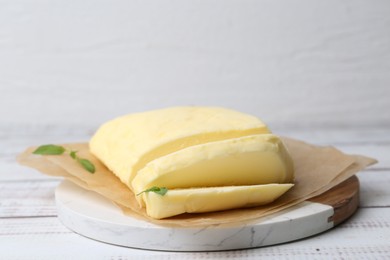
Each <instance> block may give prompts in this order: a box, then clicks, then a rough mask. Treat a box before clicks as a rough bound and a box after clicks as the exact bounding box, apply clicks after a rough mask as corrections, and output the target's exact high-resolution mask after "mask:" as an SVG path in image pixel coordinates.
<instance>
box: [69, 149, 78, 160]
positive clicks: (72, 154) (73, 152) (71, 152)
mask: <svg viewBox="0 0 390 260" xmlns="http://www.w3.org/2000/svg"><path fill="white" fill-rule="evenodd" d="M76 153H77V151H70V153H69V155H70V157H72V158H73V159H76V158H77V155H76Z"/></svg>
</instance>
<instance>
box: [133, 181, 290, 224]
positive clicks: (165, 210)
mask: <svg viewBox="0 0 390 260" xmlns="http://www.w3.org/2000/svg"><path fill="white" fill-rule="evenodd" d="M292 186H294V185H293V184H265V185H251V186H225V187H209V188H191V189H176V190H168V192H167V193H166V194H165V195H164V196H161V195H158V194H156V193H154V192H148V193H143V194H142V195H140V196H142V197H143V200H144V201H145V203H146V213H147V214H148V215H149V216H150V217H152V218H156V219H162V218H167V217H171V216H176V215H179V214H183V213H202V212H212V211H221V210H228V209H235V208H243V207H254V206H260V205H265V204H268V203H271V202H273V201H274V200H275V199H277V198H278V197H280V196H281V195H282V194H283V193H285V192H286V191H287V190H289V189H290V188H291V187H292Z"/></svg>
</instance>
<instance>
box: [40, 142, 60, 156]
mask: <svg viewBox="0 0 390 260" xmlns="http://www.w3.org/2000/svg"><path fill="white" fill-rule="evenodd" d="M64 152H65V148H64V147H62V146H58V145H54V144H46V145H41V146H39V147H38V148H37V149H36V150H35V151H34V152H33V154H41V155H59V154H63V153H64Z"/></svg>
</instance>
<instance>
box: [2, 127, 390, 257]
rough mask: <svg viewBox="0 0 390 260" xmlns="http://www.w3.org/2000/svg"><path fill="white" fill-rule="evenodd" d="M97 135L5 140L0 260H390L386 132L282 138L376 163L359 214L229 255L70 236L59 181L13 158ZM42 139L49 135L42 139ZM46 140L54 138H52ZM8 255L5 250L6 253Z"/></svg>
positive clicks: (365, 179) (319, 131) (363, 177)
mask: <svg viewBox="0 0 390 260" xmlns="http://www.w3.org/2000/svg"><path fill="white" fill-rule="evenodd" d="M91 131H92V130H86V131H85V132H84V133H83V132H81V131H78V132H72V131H68V130H61V131H59V130H58V129H57V130H56V131H48V130H47V129H39V128H34V129H30V130H29V134H28V135H26V134H21V133H20V131H19V132H18V131H15V132H11V131H6V132H0V141H1V143H2V147H7V148H8V149H2V151H1V152H0V153H1V157H0V187H1V188H0V205H1V207H0V223H1V224H0V245H1V248H2V250H1V253H0V256H1V257H0V258H1V259H12V258H17V259H30V258H31V256H34V257H36V258H39V259H53V258H56V259H58V258H74V257H80V256H82V257H83V258H91V259H127V258H131V259H135V258H137V257H138V258H142V259H145V258H149V257H150V258H155V257H158V258H159V259H183V258H185V259H198V258H201V259H214V258H225V257H231V258H240V259H253V258H257V257H259V256H261V257H269V258H279V257H283V256H285V257H287V256H288V257H289V258H296V259H301V258H303V257H306V258H312V257H317V258H344V259H346V258H349V259H350V258H362V259H364V258H387V257H390V240H389V239H388V238H389V237H390V189H389V188H388V183H390V173H389V170H390V159H389V158H390V149H389V148H390V136H389V135H388V133H389V129H388V128H387V127H375V128H374V127H366V128H346V127H344V128H333V129H327V130H326V131H325V130H324V129H323V128H296V129H294V128H292V127H289V128H286V129H284V128H283V127H279V128H278V129H275V130H274V131H275V132H278V133H280V134H282V135H285V136H290V137H293V138H297V139H301V140H305V141H308V142H311V143H315V144H319V145H332V146H335V147H336V148H339V149H340V150H342V151H344V152H346V153H352V154H364V155H367V156H371V157H374V158H376V159H378V160H379V163H378V164H376V165H374V166H371V167H369V168H368V169H366V170H364V171H362V172H360V173H358V174H357V176H358V177H359V180H360V183H361V192H360V196H361V198H360V207H359V209H358V211H357V212H356V214H355V215H354V216H352V217H351V218H350V219H348V220H347V221H345V222H344V223H342V224H341V225H339V226H337V227H335V228H333V229H331V230H330V231H327V232H325V233H322V234H319V235H316V236H313V237H309V238H306V239H302V240H299V241H295V242H290V243H285V244H281V245H275V246H269V247H264V248H257V249H249V250H236V251H228V252H196V253H195V252H186V253H183V252H182V253H175V252H160V251H148V250H140V249H131V248H124V247H119V246H115V245H109V244H105V243H101V242H98V241H94V240H91V239H88V238H85V237H83V236H80V235H78V234H75V233H73V232H72V231H70V230H69V229H67V228H66V227H64V226H63V225H62V224H61V223H60V222H59V220H58V219H57V210H56V205H55V202H54V191H55V188H56V187H57V186H58V184H59V183H60V182H61V179H58V178H51V177H48V176H45V175H42V174H40V173H38V172H37V171H35V170H32V169H29V168H25V167H22V166H19V165H18V164H17V163H16V161H15V156H16V155H17V154H18V153H19V152H21V151H22V150H23V149H25V148H26V147H27V146H30V145H37V144H43V143H61V142H70V141H83V140H84V141H85V140H88V139H89V137H90V133H91ZM42 133H45V134H42ZM48 133H49V134H48ZM4 249H5V250H4Z"/></svg>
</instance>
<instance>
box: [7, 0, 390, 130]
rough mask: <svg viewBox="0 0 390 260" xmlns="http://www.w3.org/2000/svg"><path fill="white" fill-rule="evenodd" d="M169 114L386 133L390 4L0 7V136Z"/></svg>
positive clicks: (19, 2)
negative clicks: (225, 112) (179, 109)
mask: <svg viewBox="0 0 390 260" xmlns="http://www.w3.org/2000/svg"><path fill="white" fill-rule="evenodd" d="M237 2H239V5H237ZM175 105H217V106H227V107H231V108H235V109H238V110H241V111H244V112H248V113H252V114H255V115H257V116H259V117H261V118H263V119H264V120H265V121H266V122H267V123H269V124H270V125H271V128H272V127H274V128H277V129H278V128H280V127H282V128H283V127H286V126H294V127H300V126H303V127H307V126H310V127H312V126H314V127H322V126H325V127H359V128H360V127H364V126H374V125H375V126H378V125H380V126H382V127H385V128H387V127H389V126H390V112H389V111H390V1H387V0H377V1H372V0H356V1H352V0H351V1H350V0H346V1H340V0H329V1H313V0H295V1H288V0H283V1H281V0H277V1H271V0H198V1H195V0H163V1H161V0H143V1H135V0H131V1H125V0H117V1H108V0H106V1H96V0H84V1H76V0H73V1H72V0H70V1H51V0H39V1H27V0H12V1H10V0H9V1H0V129H2V130H1V131H2V132H13V133H15V132H16V133H31V131H33V130H34V129H35V130H36V131H38V132H42V131H52V130H53V129H54V130H55V131H58V129H68V130H69V129H72V130H71V131H76V130H75V129H83V130H82V131H84V130H88V131H92V130H93V129H95V128H96V126H97V125H99V124H100V123H102V122H104V121H106V120H107V119H110V118H112V117H115V116H117V115H121V114H125V113H129V112H134V111H142V110H149V109H154V108H160V107H166V106H175ZM68 130H66V131H68Z"/></svg>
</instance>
